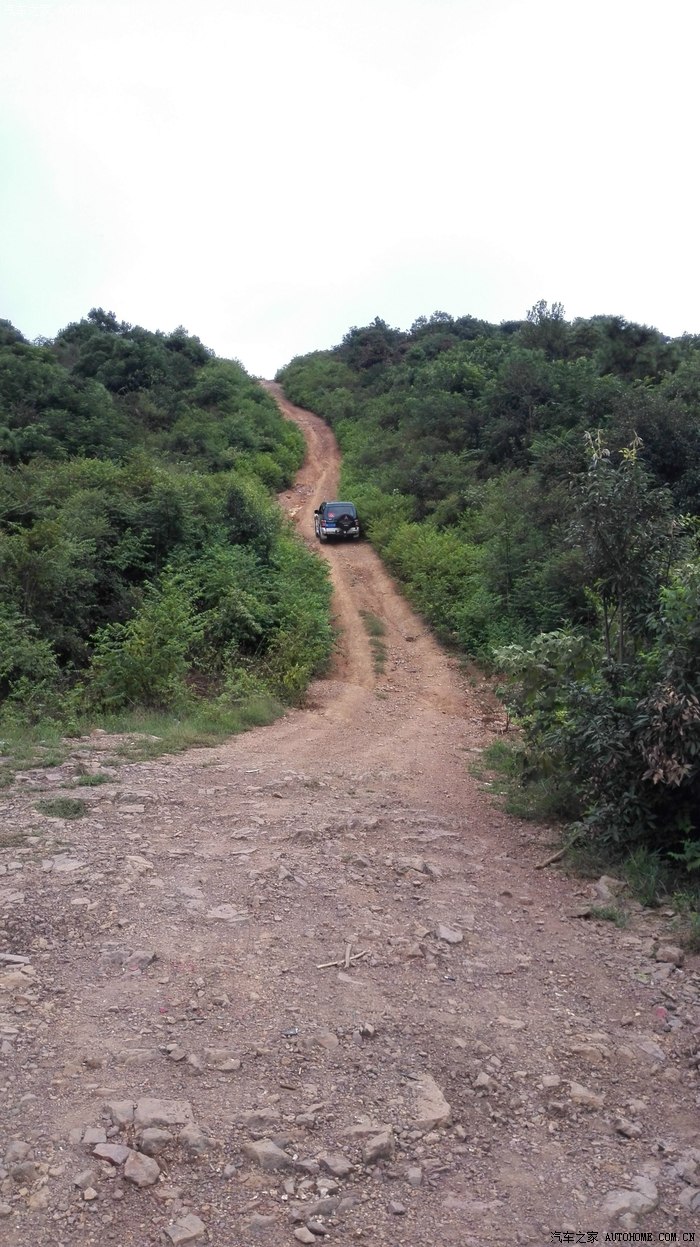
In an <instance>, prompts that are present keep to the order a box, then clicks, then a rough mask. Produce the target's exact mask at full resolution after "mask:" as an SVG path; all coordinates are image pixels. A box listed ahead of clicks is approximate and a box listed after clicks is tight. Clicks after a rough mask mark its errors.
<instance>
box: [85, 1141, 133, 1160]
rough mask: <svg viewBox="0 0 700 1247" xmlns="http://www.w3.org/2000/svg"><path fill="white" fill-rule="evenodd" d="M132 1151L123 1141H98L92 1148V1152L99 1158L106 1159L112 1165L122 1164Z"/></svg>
mask: <svg viewBox="0 0 700 1247" xmlns="http://www.w3.org/2000/svg"><path fill="white" fill-rule="evenodd" d="M132 1151H133V1149H132V1148H130V1147H127V1146H126V1144H125V1143H98V1144H97V1146H96V1147H94V1148H93V1149H92V1154H93V1156H97V1157H98V1159H99V1160H108V1161H109V1162H110V1164H112V1165H124V1164H125V1163H126V1161H127V1160H128V1159H129V1157H130V1156H131V1154H132Z"/></svg>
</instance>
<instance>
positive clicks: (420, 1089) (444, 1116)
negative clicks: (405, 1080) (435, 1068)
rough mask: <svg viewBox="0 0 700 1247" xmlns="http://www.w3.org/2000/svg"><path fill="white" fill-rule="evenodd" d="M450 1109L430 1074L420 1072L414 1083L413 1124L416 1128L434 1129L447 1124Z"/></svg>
mask: <svg viewBox="0 0 700 1247" xmlns="http://www.w3.org/2000/svg"><path fill="white" fill-rule="evenodd" d="M451 1117H452V1109H451V1108H450V1106H449V1104H448V1103H447V1100H446V1099H445V1097H444V1095H443V1094H442V1091H441V1090H440V1088H439V1087H438V1085H437V1083H436V1081H435V1079H434V1078H433V1077H432V1075H431V1074H421V1076H420V1078H419V1080H418V1082H417V1083H416V1108H415V1114H414V1118H413V1124H414V1125H415V1127H416V1129H418V1130H434V1129H435V1127H436V1126H447V1125H449V1123H450V1119H451Z"/></svg>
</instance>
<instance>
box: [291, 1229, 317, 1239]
mask: <svg viewBox="0 0 700 1247" xmlns="http://www.w3.org/2000/svg"><path fill="white" fill-rule="evenodd" d="M294 1237H295V1239H296V1240H297V1242H298V1243H315V1242H316V1235H315V1234H313V1233H312V1231H311V1230H307V1228H306V1226H305V1225H302V1226H300V1227H299V1229H298V1230H295V1231H294Z"/></svg>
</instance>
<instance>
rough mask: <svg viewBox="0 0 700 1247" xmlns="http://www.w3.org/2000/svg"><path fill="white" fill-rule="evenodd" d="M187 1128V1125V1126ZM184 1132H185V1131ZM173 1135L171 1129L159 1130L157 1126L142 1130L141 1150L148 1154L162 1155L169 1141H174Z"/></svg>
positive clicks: (140, 1138)
mask: <svg viewBox="0 0 700 1247" xmlns="http://www.w3.org/2000/svg"><path fill="white" fill-rule="evenodd" d="M185 1129H187V1127H185ZM183 1133H184V1132H183ZM173 1137H174V1136H173V1135H172V1134H171V1133H170V1131H169V1130H158V1128H157V1127H153V1126H152V1127H149V1129H148V1130H142V1131H141V1135H140V1137H139V1151H140V1152H143V1153H144V1154H145V1155H146V1156H160V1154H161V1152H164V1151H165V1149H166V1147H167V1146H168V1144H169V1143H172V1141H173Z"/></svg>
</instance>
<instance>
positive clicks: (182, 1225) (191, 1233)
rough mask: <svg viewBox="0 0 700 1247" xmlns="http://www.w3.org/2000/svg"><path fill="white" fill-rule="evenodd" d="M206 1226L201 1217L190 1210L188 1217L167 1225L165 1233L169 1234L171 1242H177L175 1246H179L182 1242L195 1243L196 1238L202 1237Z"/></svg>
mask: <svg viewBox="0 0 700 1247" xmlns="http://www.w3.org/2000/svg"><path fill="white" fill-rule="evenodd" d="M206 1228H207V1227H206V1226H205V1224H204V1222H203V1221H200V1219H199V1217H195V1215H194V1213H193V1212H189V1213H188V1214H187V1216H186V1217H180V1220H179V1221H174V1222H173V1224H172V1225H166V1227H165V1230H164V1233H165V1234H167V1236H168V1238H169V1239H170V1241H171V1243H174V1244H175V1247H179V1244H180V1243H193V1242H194V1241H195V1239H196V1238H201V1237H202V1235H203V1234H204V1232H205V1230H206Z"/></svg>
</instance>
